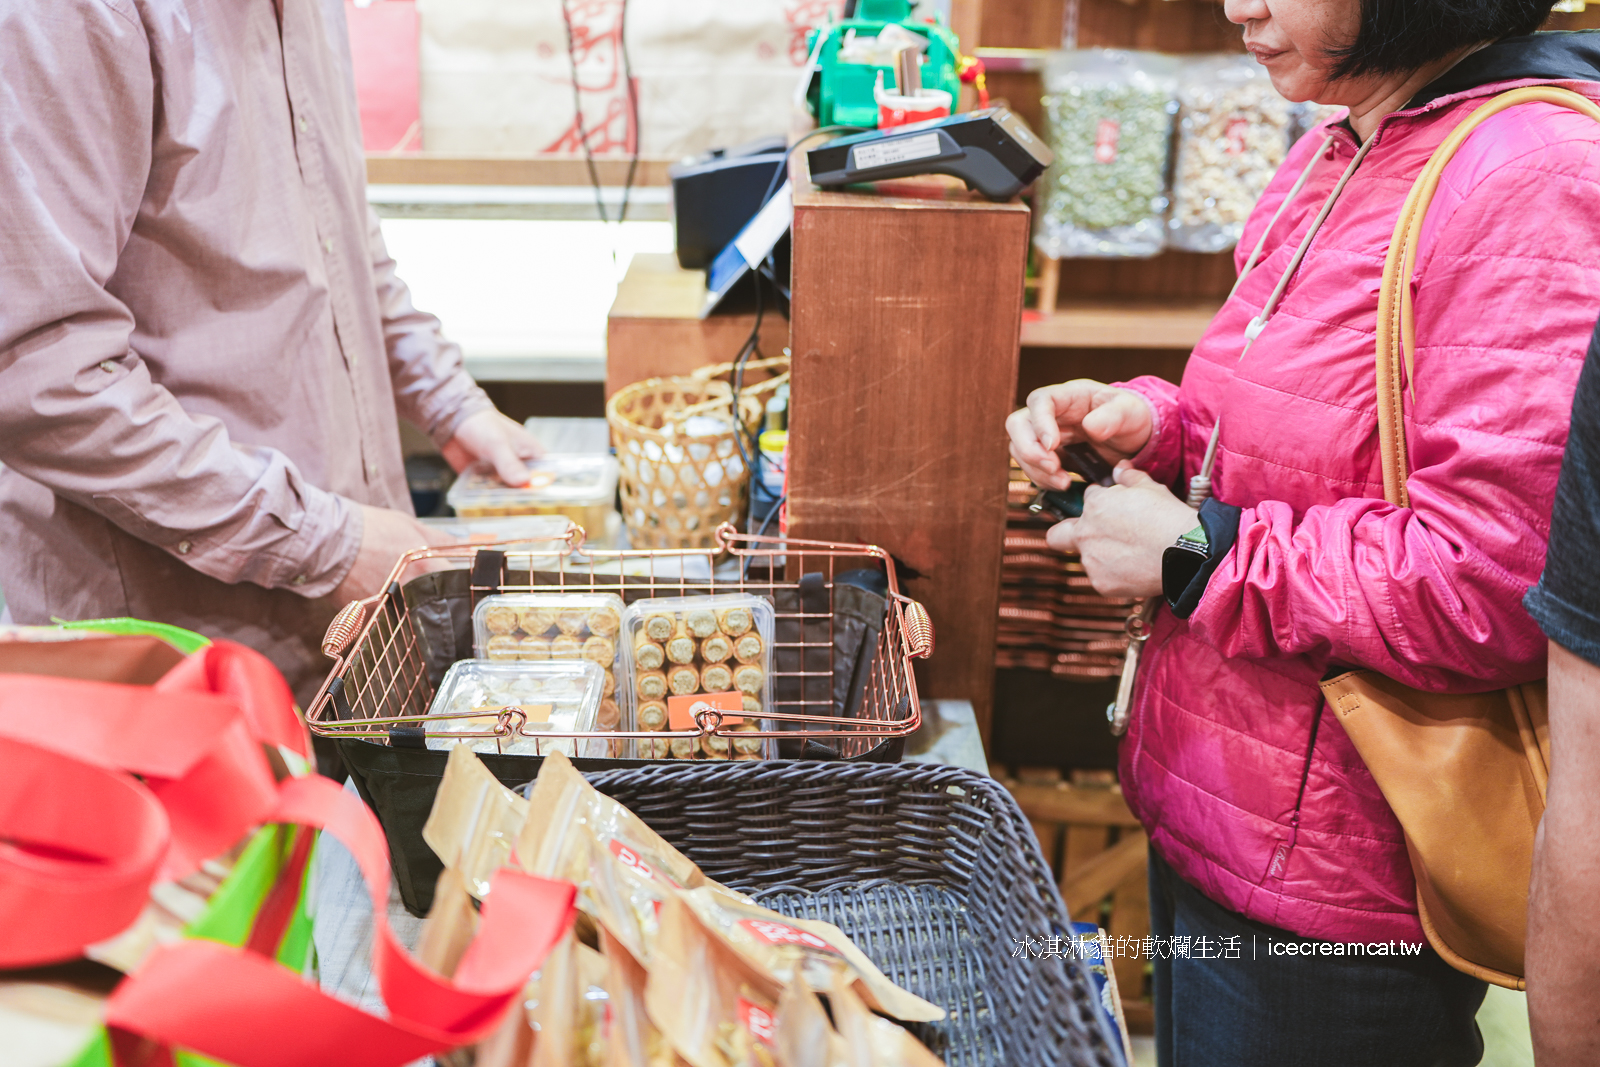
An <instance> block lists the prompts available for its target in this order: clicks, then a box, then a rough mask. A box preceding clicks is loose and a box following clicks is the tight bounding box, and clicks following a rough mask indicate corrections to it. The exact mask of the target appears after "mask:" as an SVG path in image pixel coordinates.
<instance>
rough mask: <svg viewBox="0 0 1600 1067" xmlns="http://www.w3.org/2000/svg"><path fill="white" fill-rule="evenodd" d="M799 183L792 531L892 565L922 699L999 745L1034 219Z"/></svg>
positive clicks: (918, 195)
mask: <svg viewBox="0 0 1600 1067" xmlns="http://www.w3.org/2000/svg"><path fill="white" fill-rule="evenodd" d="M798 162H799V161H797V163H798ZM796 169H797V170H798V169H799V168H798V166H797V168H796ZM796 177H797V178H798V179H799V180H797V182H796V185H797V187H798V188H799V190H800V191H798V192H797V193H796V195H795V222H794V261H793V262H794V266H793V274H792V277H793V291H794V298H793V306H792V320H791V340H790V345H791V348H792V349H793V358H794V364H793V375H794V376H793V391H792V393H791V396H790V409H789V410H790V417H789V450H790V457H789V530H790V533H791V535H792V536H795V537H801V538H817V539H822V540H832V541H852V542H868V543H872V544H878V545H881V546H883V547H884V548H886V549H888V550H889V551H890V552H892V553H893V554H894V556H895V557H896V559H898V560H899V561H900V562H901V563H902V564H903V569H902V570H901V577H902V589H903V591H904V592H905V593H906V594H907V595H909V596H912V597H915V598H916V599H918V600H920V601H922V602H923V603H924V604H925V605H926V606H927V608H928V611H929V614H930V615H931V616H932V618H933V623H934V631H935V650H934V654H933V657H932V658H931V659H930V660H927V661H926V662H925V663H924V664H923V665H922V666H923V668H925V669H924V670H920V671H919V679H920V682H919V685H920V687H921V694H922V696H923V697H925V698H954V699H963V700H970V701H971V702H972V705H973V708H974V709H975V711H976V713H977V718H978V722H979V724H980V727H981V729H982V731H983V733H984V736H985V739H987V736H988V732H989V721H990V716H991V713H992V707H991V705H992V701H993V690H994V642H995V628H996V625H997V614H998V600H999V589H1000V556H1001V548H1002V544H1003V540H1004V530H1005V509H1006V470H1007V458H1006V437H1005V426H1004V424H1005V418H1006V415H1007V414H1009V413H1010V411H1011V410H1012V407H1013V397H1014V393H1015V391H1016V382H1017V360H1018V350H1019V331H1020V328H1021V321H1022V292H1023V277H1024V273H1025V264H1026V257H1027V241H1028V222H1029V215H1028V209H1027V207H1026V206H1025V205H1023V204H1021V203H1006V204H993V203H989V202H988V201H985V200H983V199H981V198H979V197H977V196H976V195H973V194H968V193H966V192H964V191H958V190H956V189H952V188H950V187H949V185H948V184H945V183H941V182H938V181H933V182H925V183H917V184H912V183H909V182H908V183H883V184H882V185H880V186H878V189H877V192H876V193H869V192H822V191H818V190H814V189H812V188H811V187H810V185H809V183H808V182H805V181H804V179H803V178H799V175H797V176H796Z"/></svg>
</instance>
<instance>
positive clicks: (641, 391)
mask: <svg viewBox="0 0 1600 1067" xmlns="http://www.w3.org/2000/svg"><path fill="white" fill-rule="evenodd" d="M667 386H671V387H672V388H674V389H678V390H682V391H685V392H698V393H701V394H703V395H707V397H708V400H711V401H720V400H726V401H727V402H728V404H729V405H730V406H731V404H732V402H733V386H731V385H729V384H728V383H727V382H719V381H715V380H710V381H708V380H706V379H704V378H694V377H690V376H688V375H674V376H669V377H661V378H646V379H644V380H643V381H638V382H633V383H632V384H630V385H625V386H623V387H622V388H621V389H618V390H617V391H616V392H615V393H613V394H611V399H610V400H607V401H606V421H607V422H608V423H610V425H611V428H612V429H613V430H614V431H616V432H617V434H618V435H619V436H624V437H633V438H638V439H642V440H647V441H655V442H656V443H657V444H665V443H667V442H668V441H671V442H674V443H676V442H679V441H684V440H703V441H715V440H718V439H719V438H722V437H732V436H733V434H734V430H733V429H732V428H731V427H730V428H729V429H728V430H726V431H724V432H722V433H718V434H696V435H694V436H693V437H691V436H689V435H687V434H680V433H677V432H675V431H672V430H666V429H656V428H655V427H651V426H645V425H644V424H642V423H639V422H636V421H634V420H633V419H632V418H629V417H628V415H626V414H624V413H623V411H622V410H621V408H622V404H623V402H624V401H627V402H629V403H632V402H634V401H635V400H637V399H638V398H639V397H640V396H644V395H647V394H649V393H651V392H659V391H662V390H663V389H664V387H667ZM747 400H748V401H749V403H746V401H747ZM755 403H756V401H755V400H754V398H748V397H745V396H741V397H740V407H744V408H749V407H752V406H754V405H755ZM757 417H759V413H757ZM744 421H745V422H746V424H748V423H749V421H750V416H749V414H748V413H747V414H746V416H745V419H744Z"/></svg>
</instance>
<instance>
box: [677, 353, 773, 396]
mask: <svg viewBox="0 0 1600 1067" xmlns="http://www.w3.org/2000/svg"><path fill="white" fill-rule="evenodd" d="M780 363H781V364H783V366H784V367H788V366H789V357H788V356H771V357H769V358H767V359H752V360H750V361H749V362H748V363H746V364H745V365H744V369H745V370H765V369H767V368H768V367H776V366H778V365H779V364H780ZM735 366H736V364H733V363H713V364H711V365H710V366H706V367H697V368H696V369H694V370H692V371H690V372H689V377H691V378H698V379H700V380H701V381H703V382H708V381H710V380H711V379H712V378H716V377H720V376H721V375H724V374H731V373H733V368H734V367H735ZM785 374H787V371H785ZM779 377H783V375H779ZM758 384H760V383H758ZM751 388H752V389H753V388H755V386H751Z"/></svg>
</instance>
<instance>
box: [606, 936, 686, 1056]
mask: <svg viewBox="0 0 1600 1067" xmlns="http://www.w3.org/2000/svg"><path fill="white" fill-rule="evenodd" d="M600 954H601V955H603V956H604V957H605V958H606V967H607V969H606V990H607V992H609V993H610V994H611V999H610V1001H609V1002H608V1003H609V1005H610V1012H609V1018H608V1020H607V1024H606V1057H607V1058H606V1067H677V1065H678V1064H681V1063H682V1062H683V1061H682V1060H681V1059H679V1058H678V1056H677V1054H676V1053H674V1052H673V1051H672V1045H671V1044H670V1043H669V1042H668V1041H667V1039H666V1038H665V1037H664V1036H662V1033H661V1031H660V1030H658V1029H657V1028H656V1024H655V1023H653V1022H651V1020H650V1013H649V1012H648V1011H647V1010H646V1008H645V1002H644V991H645V986H646V985H647V984H648V982H649V980H650V975H649V972H647V971H646V970H645V969H644V965H643V964H642V963H640V962H639V961H638V960H637V959H636V958H634V955H633V953H631V952H629V951H628V950H627V948H626V947H625V946H624V945H623V944H622V942H621V941H619V940H617V938H615V937H613V936H611V935H610V934H609V933H607V932H606V931H605V930H604V928H602V929H601V932H600Z"/></svg>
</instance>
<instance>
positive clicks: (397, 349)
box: [367, 207, 494, 447]
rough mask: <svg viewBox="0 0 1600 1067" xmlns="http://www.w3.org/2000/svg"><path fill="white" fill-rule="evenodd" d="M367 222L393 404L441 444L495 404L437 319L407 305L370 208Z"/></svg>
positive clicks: (406, 291)
mask: <svg viewBox="0 0 1600 1067" xmlns="http://www.w3.org/2000/svg"><path fill="white" fill-rule="evenodd" d="M367 225H368V244H369V245H370V247H371V250H372V275H373V279H374V281H375V283H376V285H377V287H378V307H379V310H380V311H381V313H382V315H383V343H384V348H385V349H387V350H388V354H389V375H390V377H391V378H392V379H393V380H394V402H395V407H396V409H397V410H398V411H399V412H400V414H401V416H402V417H404V418H406V419H409V420H411V422H413V423H415V424H416V426H417V427H418V428H419V429H421V430H422V431H423V432H425V433H426V434H427V435H428V436H429V437H431V438H433V440H434V443H435V444H437V445H439V446H440V447H443V446H444V443H445V442H446V441H448V440H450V438H451V437H453V436H454V435H455V432H456V427H458V426H460V425H461V423H462V422H463V421H464V420H466V419H467V418H468V417H469V416H471V415H476V414H477V413H478V412H480V411H485V410H488V409H490V408H493V407H494V402H493V401H491V400H490V399H489V397H488V395H487V394H486V393H484V391H483V390H482V389H480V388H479V387H478V384H477V383H476V382H474V381H473V380H472V376H471V375H469V374H468V373H467V370H466V363H465V360H464V359H463V357H462V355H461V346H460V345H458V344H456V343H455V342H453V341H449V340H446V339H445V337H444V335H443V334H442V333H441V332H440V327H439V320H438V319H437V318H435V317H434V316H432V315H429V314H428V313H426V312H423V311H418V310H417V309H416V307H415V306H414V305H413V304H412V303H411V290H410V289H408V288H407V287H406V283H405V282H403V281H401V280H400V275H399V274H398V273H397V271H396V267H395V261H394V259H393V257H391V256H390V255H389V249H388V247H387V246H385V244H384V242H383V231H382V229H381V227H380V225H379V221H378V213H377V212H375V211H373V210H372V209H371V208H370V207H369V208H368V209H367Z"/></svg>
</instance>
